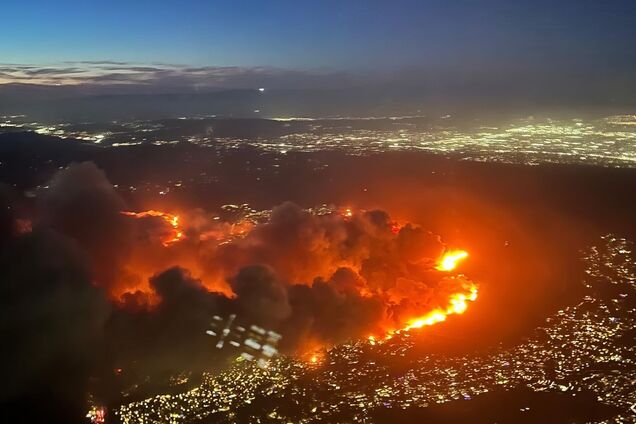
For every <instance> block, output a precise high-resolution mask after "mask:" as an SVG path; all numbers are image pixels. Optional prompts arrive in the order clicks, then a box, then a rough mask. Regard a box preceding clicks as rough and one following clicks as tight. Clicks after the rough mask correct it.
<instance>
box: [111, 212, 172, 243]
mask: <svg viewBox="0 0 636 424" xmlns="http://www.w3.org/2000/svg"><path fill="white" fill-rule="evenodd" d="M122 215H126V216H132V217H134V218H148V217H156V218H161V219H163V220H164V221H165V222H166V223H167V224H168V225H170V227H172V231H171V233H170V234H169V235H167V236H166V237H164V238H163V240H161V243H162V244H163V245H164V246H165V247H168V246H170V245H171V244H173V243H176V242H178V241H181V240H183V238H184V234H183V231H181V229H180V228H179V216H178V215H172V214H169V213H167V212H161V211H155V210H149V211H144V212H122Z"/></svg>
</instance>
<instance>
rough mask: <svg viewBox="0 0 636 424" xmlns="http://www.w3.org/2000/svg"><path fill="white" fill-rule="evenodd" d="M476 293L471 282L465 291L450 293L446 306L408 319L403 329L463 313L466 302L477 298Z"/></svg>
mask: <svg viewBox="0 0 636 424" xmlns="http://www.w3.org/2000/svg"><path fill="white" fill-rule="evenodd" d="M477 293H478V290H477V286H476V285H475V284H471V285H470V286H469V287H468V289H467V291H466V292H464V293H454V294H452V295H451V296H450V298H449V300H448V305H447V306H446V308H437V309H434V310H432V311H431V312H429V313H428V314H426V315H424V316H421V317H418V318H415V319H412V320H410V321H409V322H408V325H407V326H406V327H404V329H403V330H404V331H408V330H411V329H413V328H422V327H425V326H430V325H433V324H437V323H438V322H442V321H446V317H447V316H448V315H453V314H463V313H464V312H466V309H468V302H474V301H475V300H476V299H477Z"/></svg>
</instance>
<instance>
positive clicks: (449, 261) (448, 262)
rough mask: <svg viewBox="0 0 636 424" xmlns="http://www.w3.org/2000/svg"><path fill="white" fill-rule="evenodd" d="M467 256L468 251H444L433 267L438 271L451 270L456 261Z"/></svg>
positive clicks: (454, 266) (455, 265)
mask: <svg viewBox="0 0 636 424" xmlns="http://www.w3.org/2000/svg"><path fill="white" fill-rule="evenodd" d="M467 257H468V252H466V251H465V250H451V251H448V252H446V253H444V256H442V259H441V260H440V261H439V264H438V265H437V267H435V269H437V270H439V271H447V272H448V271H452V270H454V269H455V268H456V267H457V263H458V262H459V261H461V260H462V259H465V258H467Z"/></svg>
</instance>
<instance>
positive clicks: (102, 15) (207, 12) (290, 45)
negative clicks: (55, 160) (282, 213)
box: [0, 0, 636, 71]
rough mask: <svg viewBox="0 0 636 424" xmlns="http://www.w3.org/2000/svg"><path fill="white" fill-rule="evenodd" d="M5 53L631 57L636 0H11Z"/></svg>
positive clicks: (355, 63)
mask: <svg viewBox="0 0 636 424" xmlns="http://www.w3.org/2000/svg"><path fill="white" fill-rule="evenodd" d="M2 17H3V19H2V26H1V27H0V62H1V63H4V64H37V65H44V64H59V63H60V62H65V61H97V60H111V61H123V62H135V63H163V64H180V65H195V66H204V65H205V66H249V67H251V66H273V67H280V68H294V69H300V68H303V69H304V68H328V69H335V70H357V71H358V70H362V71H372V70H375V69H389V70H390V69H396V68H397V69H399V68H404V67H420V66H425V67H429V68H437V67H441V68H444V67H449V66H462V65H471V66H476V65H480V66H486V65H488V66H493V65H501V66H506V65H510V64H519V63H528V64H533V66H539V67H549V66H551V64H553V63H554V62H556V63H557V64H558V63H560V62H563V63H577V64H599V63H607V62H611V63H614V64H622V65H623V66H629V67H633V66H634V63H635V61H636V55H635V49H634V46H633V45H634V40H635V39H636V25H634V20H635V19H636V2H634V1H630V0H623V1H618V0H617V1H603V2H601V1H590V0H559V1H544V0H538V1H532V2H530V1H528V2H517V1H509V0H493V1H488V2H476V1H467V0H457V1H447V0H445V1H442V0H414V1H410V0H398V1H392V2H388V1H375V0H366V1H321V2H312V3H311V4H310V3H309V2H303V1H253V0H250V1H248V0H245V1H240V2H232V1H215V0H181V1H176V0H169V1H168V0H161V1H157V0H154V1H150V0H138V1H124V0H111V1H107V2H98V1H85V0H83V1H78V0H59V1H49V0H30V1H24V0H19V1H18V0H5V1H3V2H2Z"/></svg>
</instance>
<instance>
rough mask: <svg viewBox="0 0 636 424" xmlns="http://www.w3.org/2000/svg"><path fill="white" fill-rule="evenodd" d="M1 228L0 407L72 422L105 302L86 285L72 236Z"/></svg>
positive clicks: (81, 402)
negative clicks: (0, 380) (0, 377)
mask: <svg viewBox="0 0 636 424" xmlns="http://www.w3.org/2000/svg"><path fill="white" fill-rule="evenodd" d="M3 218H4V217H3ZM3 221H4V222H3V223H2V225H3V227H4V230H6V220H3ZM4 230H3V231H2V239H1V240H0V282H1V283H0V315H1V318H0V329H1V331H0V334H2V337H3V348H2V353H1V354H0V363H2V365H3V372H2V375H3V384H2V386H1V387H0V413H1V414H2V416H3V418H5V419H8V420H12V419H18V417H19V420H20V421H21V422H76V421H78V418H79V415H78V413H79V411H81V408H83V407H84V406H85V401H86V389H87V381H88V376H89V373H90V372H91V371H92V369H93V367H94V365H95V364H94V354H95V352H96V351H98V349H99V345H100V343H101V337H102V329H103V326H104V324H105V322H106V319H107V317H108V314H109V304H108V302H107V301H106V300H105V298H104V297H103V295H102V293H101V291H100V290H99V289H97V288H96V287H94V286H93V285H92V284H91V282H90V274H91V272H90V269H89V261H88V258H87V257H86V255H85V254H84V253H83V252H82V250H81V249H80V248H79V247H78V245H77V244H76V243H75V242H74V241H73V240H71V239H69V238H68V237H66V236H64V235H61V234H59V233H57V232H55V231H53V230H49V229H38V230H36V231H34V232H33V233H30V234H24V235H17V234H15V233H13V234H11V233H9V234H7V231H4ZM35 405H37V407H36V408H34V407H33V406H35ZM7 422H9V421H7Z"/></svg>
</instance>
